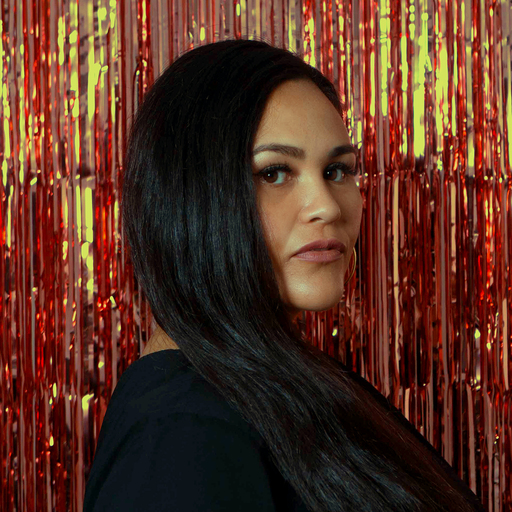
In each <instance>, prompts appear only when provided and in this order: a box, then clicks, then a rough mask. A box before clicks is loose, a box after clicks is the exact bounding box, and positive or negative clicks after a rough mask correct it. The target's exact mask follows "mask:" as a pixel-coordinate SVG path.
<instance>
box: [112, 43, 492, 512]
mask: <svg viewBox="0 0 512 512" xmlns="http://www.w3.org/2000/svg"><path fill="white" fill-rule="evenodd" d="M304 79H305V80H311V81H312V82H313V83H315V84H316V85H317V86H318V87H319V88H320V90H321V91H322V92H323V93H324V94H325V95H326V96H327V98H328V99H329V100H330V101H331V102H332V104H333V105H334V106H335V107H336V109H337V110H338V112H339V113H340V115H342V116H343V115H344V111H343V108H342V106H341V104H340V100H339V97H338V94H337V92H336V90H335V88H334V86H333V84H332V83H331V82H330V81H329V80H328V79H327V78H326V77H324V76H323V75H322V74H321V73H320V72H319V71H318V70H316V69H315V68H314V67H312V66H310V65H308V64H306V63H305V62H304V61H303V60H302V59H301V58H300V57H299V56H297V55H295V54H294V53H293V52H290V51H288V50H284V49H280V48H276V47H273V46H271V45H269V44H268V43H266V42H265V41H263V40H225V41H221V42H217V43H212V44H206V45H203V46H200V47H197V48H195V49H193V50H191V51H188V52H187V53H185V54H183V55H181V56H180V57H179V58H178V59H177V60H175V61H174V62H173V63H172V65H170V66H169V67H168V68H167V69H166V70H165V71H164V72H163V74H162V75H161V76H160V77H159V78H158V79H157V80H156V82H155V83H154V85H153V86H152V88H151V89H150V90H149V91H148V93H147V95H146V97H145V99H144V101H143V103H142V105H141V106H140V108H139V109H138V112H137V114H136V116H135V119H134V121H133V124H132V128H131V132H130V137H129V139H128V144H127V148H126V149H127V152H126V159H125V168H124V176H123V189H122V215H123V226H124V229H125V235H126V237H127V239H128V242H129V248H130V256H131V260H132V262H133V266H134V274H135V277H136V279H137V282H138V283H139V285H140V286H141V287H142V289H143V291H144V293H145V295H146V297H147V300H148V302H149V305H150V307H151V311H152V313H153V316H154V318H155V320H156V321H157V323H158V324H159V325H160V326H161V327H162V329H163V330H164V331H165V332H166V333H167V334H168V335H169V336H170V337H171V338H172V339H173V340H174V341H175V342H176V343H177V345H178V346H179V348H180V349H181V351H182V352H183V354H184V356H185V357H186V358H187V359H188V360H189V361H190V363H191V365H192V366H193V368H194V369H195V370H196V371H197V372H198V373H199V374H200V375H202V376H203V377H204V378H205V379H206V380H207V381H208V382H210V383H211V384H212V385H213V386H215V388H216V389H217V390H218V391H219V392H220V393H221V394H222V395H223V396H224V397H225V399H226V400H227V402H228V403H229V404H230V406H231V407H233V408H235V409H236V410H237V411H239V412H240V413H241V415H242V417H243V418H244V419H245V420H246V421H247V422H248V423H249V424H250V425H252V427H254V428H255V429H256V430H257V431H258V432H259V433H260V434H261V436H262V438H263V439H264V441H265V446H266V447H268V453H269V457H270V459H271V460H272V462H273V463H274V464H275V465H276V466H277V468H278V469H279V472H280V473H281V475H282V476H283V477H284V479H285V480H286V481H288V482H289V483H290V484H291V486H292V487H293V488H294V489H295V491H296V492H297V493H298V495H299V496H300V497H301V498H302V500H303V502H304V503H305V505H306V506H307V507H308V509H310V510H311V511H315V512H327V511H341V510H347V511H348V510H350V511H352V510H359V511H395V512H396V511H407V512H410V511H412V510H418V511H427V510H428V511H441V510H443V511H460V512H462V511H474V510H483V507H482V505H481V504H480V502H479V501H478V500H477V498H476V496H475V495H474V494H473V493H472V492H471V490H470V489H469V488H468V487H467V486H466V485H465V484H464V483H463V482H462V481H461V480H460V479H459V478H458V476H456V474H455V472H454V471H453V469H452V468H451V467H450V466H449V465H448V463H446V461H444V459H442V458H441V457H440V455H438V453H437V451H435V450H434V449H433V447H431V445H430V444H428V443H427V442H426V441H425V440H424V439H423V437H422V436H420V434H419V433H417V432H416V430H415V429H412V427H411V426H410V424H409V422H407V420H406V419H405V418H404V417H403V416H402V415H401V414H400V413H399V412H398V410H397V409H395V408H394V407H392V406H391V405H390V404H389V402H388V401H387V400H386V399H385V397H384V396H383V395H381V394H380V393H378V392H377V390H375V388H373V386H371V385H370V384H369V383H367V382H366V381H365V380H364V379H362V378H361V377H359V376H357V375H356V374H355V373H354V372H352V371H350V370H349V369H348V368H347V367H346V366H344V365H343V364H342V363H341V362H339V361H336V360H334V359H333V358H331V357H330V356H328V355H327V354H325V353H323V352H321V351H320V350H318V349H316V348H314V347H313V346H312V345H310V344H309V343H307V342H306V340H305V339H304V338H303V337H302V336H301V332H300V329H299V328H298V326H297V325H295V324H294V323H292V321H291V320H290V317H289V316H288V315H287V312H286V310H285V306H284V304H283V302H282V299H281V297H280V293H279V289H278V285H277V279H276V275H275V274H274V269H273V266H272V261H271V259H270V255H269V253H268V250H267V246H266V242H265V238H264V232H263V229H262V225H261V224H260V218H259V215H258V210H257V203H256V197H255V189H254V184H253V178H252V165H251V149H252V145H253V140H254V137H255V133H256V131H257V128H258V125H259V123H260V120H261V118H262V114H263V110H264V108H265V104H266V102H267V100H268V97H269V95H270V93H271V92H272V91H273V90H274V89H275V88H276V87H277V86H278V85H279V84H281V83H283V82H285V81H287V80H304Z"/></svg>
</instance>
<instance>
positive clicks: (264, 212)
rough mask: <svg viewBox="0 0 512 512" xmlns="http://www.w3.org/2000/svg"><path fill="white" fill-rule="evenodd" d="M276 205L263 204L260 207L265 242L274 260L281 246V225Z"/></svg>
mask: <svg viewBox="0 0 512 512" xmlns="http://www.w3.org/2000/svg"><path fill="white" fill-rule="evenodd" d="M275 209H276V208H275V205H269V204H261V205H258V210H259V214H260V219H261V223H262V225H263V232H264V234H265V241H266V242H267V247H268V249H269V251H270V254H271V256H272V259H275V256H277V252H278V247H277V246H278V245H279V238H280V237H279V225H278V220H277V219H278V217H277V216H276V214H277V212H276V211H275Z"/></svg>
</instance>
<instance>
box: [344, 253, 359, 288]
mask: <svg viewBox="0 0 512 512" xmlns="http://www.w3.org/2000/svg"><path fill="white" fill-rule="evenodd" d="M352 251H353V252H354V267H353V268H352V272H350V276H349V278H348V279H347V280H346V281H345V283H344V284H347V283H348V282H349V281H350V279H352V276H353V275H354V272H355V271H356V264H357V253H356V248H355V247H353V248H352Z"/></svg>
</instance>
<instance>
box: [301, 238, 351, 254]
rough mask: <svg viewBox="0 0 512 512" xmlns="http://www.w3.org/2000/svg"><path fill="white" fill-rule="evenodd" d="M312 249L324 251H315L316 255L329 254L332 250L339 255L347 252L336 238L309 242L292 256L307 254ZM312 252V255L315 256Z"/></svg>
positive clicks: (345, 247)
mask: <svg viewBox="0 0 512 512" xmlns="http://www.w3.org/2000/svg"><path fill="white" fill-rule="evenodd" d="M313 249H324V251H318V252H317V251H315V252H317V253H318V254H323V253H324V252H329V251H331V250H332V249H335V250H336V251H337V252H339V253H344V252H345V251H346V250H347V246H346V245H345V244H344V243H343V242H340V241H339V240H338V239H336V238H325V239H324V238H321V239H319V240H315V241H314V242H310V243H309V244H306V245H304V246H302V247H301V248H300V249H299V250H298V251H297V252H296V253H295V254H294V256H299V255H300V254H305V253H308V252H309V251H311V250H313ZM315 252H313V254H315Z"/></svg>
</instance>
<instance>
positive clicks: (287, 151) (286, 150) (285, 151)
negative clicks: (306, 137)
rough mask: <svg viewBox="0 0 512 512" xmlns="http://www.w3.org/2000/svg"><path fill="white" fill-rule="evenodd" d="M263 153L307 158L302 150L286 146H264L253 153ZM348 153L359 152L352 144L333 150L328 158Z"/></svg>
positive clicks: (355, 153) (300, 158)
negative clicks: (270, 152) (268, 152)
mask: <svg viewBox="0 0 512 512" xmlns="http://www.w3.org/2000/svg"><path fill="white" fill-rule="evenodd" d="M263 151H272V152H274V153H281V154H282V155H286V156H291V157H293V158H298V159H299V160H304V159H305V158H306V152H305V151H304V150H303V149H302V148H298V147H296V146H287V145H284V144H264V145H262V146H258V147H257V148H255V149H254V151H253V152H252V156H254V155H257V154H258V153H262V152H263ZM347 153H354V155H356V156H357V153H358V151H357V149H356V148H355V147H354V146H353V145H352V144H343V145H341V146H336V147H335V148H333V149H331V151H330V152H329V154H328V155H327V156H328V157H329V158H336V157H337V156H341V155H346V154H347Z"/></svg>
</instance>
